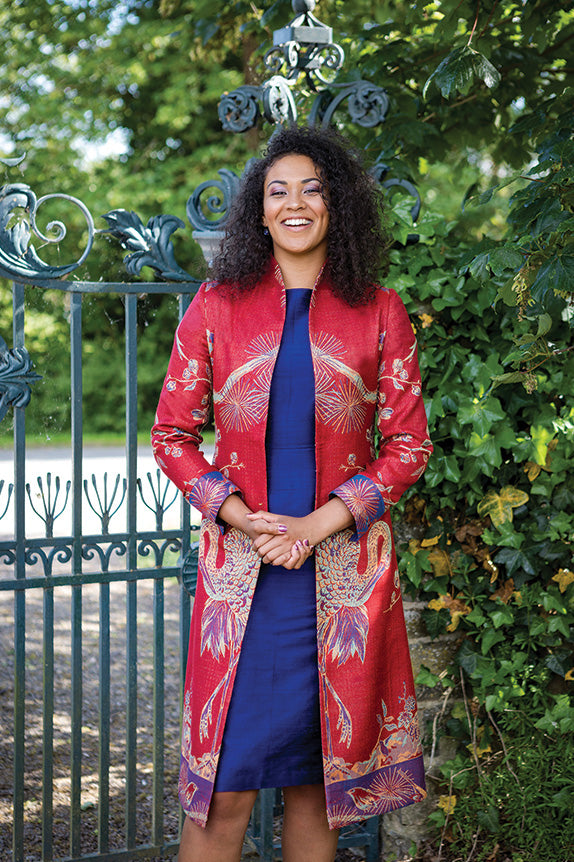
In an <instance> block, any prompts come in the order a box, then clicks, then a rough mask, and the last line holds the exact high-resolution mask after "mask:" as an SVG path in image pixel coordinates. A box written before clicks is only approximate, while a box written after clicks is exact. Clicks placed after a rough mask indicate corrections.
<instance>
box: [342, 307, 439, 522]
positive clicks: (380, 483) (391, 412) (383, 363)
mask: <svg viewBox="0 0 574 862" xmlns="http://www.w3.org/2000/svg"><path fill="white" fill-rule="evenodd" d="M388 296H389V302H388V306H387V313H386V316H385V319H384V321H383V323H382V326H381V331H380V333H379V371H378V398H377V420H376V421H377V429H378V437H379V451H378V457H377V458H376V459H375V460H373V461H371V462H370V463H369V464H367V466H366V467H365V469H364V470H363V471H362V472H361V473H357V474H356V475H355V476H352V477H351V478H350V479H347V480H346V481H345V482H343V483H342V484H341V485H339V487H338V488H336V489H335V490H334V491H333V492H332V494H334V495H336V496H338V497H340V498H341V499H342V500H343V502H344V503H345V504H346V506H347V507H348V509H349V510H350V512H351V514H352V515H353V517H354V518H355V524H356V527H357V534H358V536H361V535H362V534H363V533H364V532H366V531H367V530H368V529H369V527H370V525H371V524H372V523H373V522H374V521H376V520H377V519H378V518H380V517H381V516H382V514H383V512H384V511H385V508H386V507H388V506H390V505H393V504H394V503H396V502H398V500H399V499H400V497H401V495H402V494H403V493H404V491H406V490H407V488H409V487H410V486H411V485H412V484H413V483H414V482H416V480H417V479H418V478H419V476H421V475H422V474H423V473H424V471H425V468H426V465H427V462H428V459H429V456H430V454H431V452H432V444H431V442H430V440H429V433H428V425H427V418H426V413H425V408H424V403H423V398H422V393H421V378H420V371H419V365H418V359H417V344H416V338H415V335H414V332H413V328H412V326H411V323H410V320H409V317H408V315H407V312H406V309H405V306H404V304H403V302H402V300H401V298H400V297H399V295H398V294H397V293H396V292H395V291H394V290H389V291H388Z"/></svg>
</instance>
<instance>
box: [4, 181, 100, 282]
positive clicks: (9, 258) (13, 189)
mask: <svg viewBox="0 0 574 862" xmlns="http://www.w3.org/2000/svg"><path fill="white" fill-rule="evenodd" d="M51 199H60V200H65V201H69V202H70V203H72V204H74V206H77V207H78V208H79V209H80V210H81V211H82V213H83V215H84V218H85V219H86V223H87V227H88V241H87V245H86V249H85V250H84V252H83V254H82V255H81V257H80V258H79V259H78V260H77V261H75V262H74V263H69V264H65V265H63V266H51V265H50V264H48V263H46V262H45V261H43V260H42V259H41V258H40V257H38V255H37V254H36V250H35V248H34V246H33V245H31V244H30V238H31V236H32V234H35V235H36V236H37V237H39V239H41V240H42V242H44V243H58V242H60V241H61V240H63V239H64V237H65V236H66V227H65V225H64V224H63V222H61V221H51V222H49V224H48V225H47V228H46V230H47V231H48V232H49V233H51V235H47V234H44V233H42V232H41V231H40V230H39V229H38V227H37V225H36V214H37V212H38V209H39V207H40V206H41V205H42V204H43V203H44V201H47V200H51ZM18 210H23V211H24V212H25V213H26V214H27V215H28V217H29V221H28V220H26V219H24V218H22V217H19V218H18V216H17V211H18ZM14 218H16V219H17V220H16V221H15V222H14V224H12V225H11V226H10V227H9V226H8V225H9V224H10V222H11V221H12V220H13V219H14ZM93 236H94V223H93V219H92V216H91V214H90V212H89V210H88V209H87V207H86V206H85V204H83V203H82V201H80V200H78V198H74V197H72V196H71V195H65V194H59V193H55V194H48V195H44V197H42V198H40V199H37V198H36V195H35V194H34V192H33V191H32V190H31V188H30V186H28V185H26V184H25V183H11V184H9V185H5V186H2V188H1V189H0V276H3V277H4V278H10V279H13V280H16V281H27V282H30V283H35V284H41V283H42V282H43V281H46V280H48V279H53V278H62V277H63V276H65V275H68V274H69V273H70V272H73V270H74V269H76V268H77V267H78V266H80V264H82V263H83V262H84V260H85V259H86V257H87V256H88V254H89V252H90V249H91V247H92V242H93Z"/></svg>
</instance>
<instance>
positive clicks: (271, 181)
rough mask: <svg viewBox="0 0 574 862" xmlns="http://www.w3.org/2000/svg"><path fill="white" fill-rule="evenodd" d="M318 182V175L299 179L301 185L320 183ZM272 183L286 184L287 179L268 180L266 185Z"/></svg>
mask: <svg viewBox="0 0 574 862" xmlns="http://www.w3.org/2000/svg"><path fill="white" fill-rule="evenodd" d="M320 182H321V180H320V179H319V177H309V178H308V179H306V180H300V183H301V185H305V184H306V183H320ZM273 183H279V185H280V186H286V185H288V183H287V180H269V182H268V183H267V185H268V186H270V185H272V184H273Z"/></svg>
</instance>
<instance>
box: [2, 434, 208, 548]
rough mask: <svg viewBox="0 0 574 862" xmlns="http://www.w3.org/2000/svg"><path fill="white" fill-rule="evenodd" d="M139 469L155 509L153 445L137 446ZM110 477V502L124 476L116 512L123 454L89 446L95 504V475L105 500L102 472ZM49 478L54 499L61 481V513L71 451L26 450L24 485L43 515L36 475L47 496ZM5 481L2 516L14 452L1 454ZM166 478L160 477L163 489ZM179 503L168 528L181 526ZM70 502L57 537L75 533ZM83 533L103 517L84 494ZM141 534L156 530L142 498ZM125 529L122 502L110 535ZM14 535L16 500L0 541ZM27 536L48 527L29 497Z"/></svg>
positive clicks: (86, 465) (86, 467)
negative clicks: (57, 482) (72, 528)
mask: <svg viewBox="0 0 574 862" xmlns="http://www.w3.org/2000/svg"><path fill="white" fill-rule="evenodd" d="M206 454H207V457H208V458H210V457H211V453H210V452H207V453H206ZM137 458H138V462H137V463H138V467H137V474H138V477H139V478H140V479H141V480H142V487H143V491H144V494H145V497H146V500H147V501H148V502H149V503H150V504H151V505H153V495H152V492H151V487H150V484H149V481H148V478H147V474H148V473H149V474H150V475H151V477H152V480H153V483H154V486H155V485H156V483H157V478H156V477H157V465H156V463H155V461H154V459H153V457H152V454H151V450H150V449H149V447H145V446H142V447H140V448H138V455H137ZM106 473H107V495H108V500H111V498H112V494H113V490H114V486H115V483H116V477H117V476H120V481H119V484H118V491H117V492H116V498H115V505H114V507H113V508H116V506H117V505H118V503H119V501H120V499H121V493H122V490H121V489H122V484H123V482H122V480H123V479H124V477H125V476H126V475H127V469H126V457H125V451H124V450H123V449H121V448H112V447H89V448H86V449H84V459H83V477H84V480H87V482H88V493H89V495H90V499H91V500H92V502H93V503H94V504H95V505H96V506H97V500H96V494H95V490H94V488H93V484H92V476H94V477H95V480H96V486H97V489H98V492H99V494H100V498H101V499H102V500H103V499H104V474H106ZM48 474H50V476H51V493H52V500H54V499H55V493H56V488H55V483H56V476H59V477H60V492H59V496H58V498H57V501H56V511H60V509H62V507H63V506H64V501H65V497H66V493H65V488H66V482H67V481H68V480H71V478H72V457H71V452H70V450H69V449H59V448H46V449H30V450H28V451H27V452H26V482H28V483H29V484H30V491H31V497H32V501H33V502H34V505H35V507H36V509H37V510H38V511H40V512H43V508H42V499H41V495H40V489H39V487H38V477H40V478H41V481H42V485H43V488H44V492H45V493H46V491H47V487H48ZM2 480H4V487H3V489H2V491H0V515H1V514H2V512H3V511H4V507H5V505H6V500H7V491H8V485H9V484H10V483H13V481H14V468H13V460H12V450H10V449H3V450H0V482H2ZM164 485H165V478H164V477H163V476H162V485H161V488H162V489H163V487H164ZM175 490H176V489H175V487H172V488H170V490H169V492H168V496H167V500H166V504H167V502H168V501H169V500H171V499H172V497H174V496H175ZM179 507H180V504H179V499H177V500H176V502H175V503H174V504H173V505H172V506H171V507H170V508H169V510H168V511H167V513H166V515H165V517H164V528H167V529H176V528H177V527H178V525H179V513H180V508H179ZM71 509H72V506H71V500H70V499H69V498H68V500H67V503H66V505H65V507H64V510H63V512H62V514H61V515H60V517H59V518H58V519H57V520H56V524H55V527H54V535H62V536H65V535H70V533H71ZM82 519H83V531H84V534H87V535H89V534H96V533H100V532H101V526H100V519H99V517H97V516H96V515H95V514H94V512H93V511H92V510H91V508H90V505H89V503H88V501H87V500H86V497H85V495H84V503H83V511H82ZM137 523H138V530H140V531H142V530H155V516H154V514H153V513H152V512H151V511H150V510H149V509H148V508H147V507H146V506H145V505H144V503H143V502H142V500H141V499H140V497H139V495H138V509H137ZM125 529H126V505H125V501H124V503H123V504H122V505H121V506H120V507H119V509H118V511H117V512H116V513H115V515H114V516H113V518H112V520H111V523H110V532H114V531H117V532H122V531H123V530H125ZM13 535H14V511H13V499H12V500H11V501H10V504H9V506H8V510H7V511H6V514H5V516H4V517H3V518H2V519H1V520H0V537H4V538H7V537H9V536H13ZM26 535H27V536H28V537H30V538H32V537H36V536H43V535H45V528H44V524H43V522H42V519H41V518H40V517H39V516H38V515H37V514H36V513H35V512H34V511H33V508H32V505H31V503H30V501H29V500H28V498H26Z"/></svg>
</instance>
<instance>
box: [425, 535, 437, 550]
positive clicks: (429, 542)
mask: <svg viewBox="0 0 574 862" xmlns="http://www.w3.org/2000/svg"><path fill="white" fill-rule="evenodd" d="M438 540H439V537H438V536H433V537H432V539H423V540H422V542H421V548H431V547H432V546H433V545H438Z"/></svg>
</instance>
